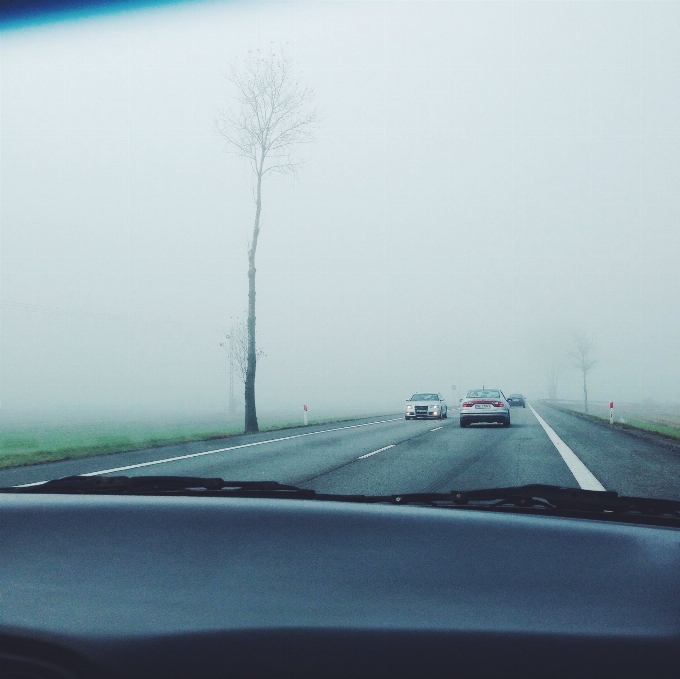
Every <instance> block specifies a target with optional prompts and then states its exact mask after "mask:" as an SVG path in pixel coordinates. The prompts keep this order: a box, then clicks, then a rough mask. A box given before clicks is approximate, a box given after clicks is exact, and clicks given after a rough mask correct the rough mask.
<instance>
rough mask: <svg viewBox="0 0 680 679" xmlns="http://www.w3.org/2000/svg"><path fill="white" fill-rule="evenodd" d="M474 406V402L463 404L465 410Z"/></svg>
mask: <svg viewBox="0 0 680 679" xmlns="http://www.w3.org/2000/svg"><path fill="white" fill-rule="evenodd" d="M473 405H474V403H473V402H472V401H465V403H463V408H472V406H473Z"/></svg>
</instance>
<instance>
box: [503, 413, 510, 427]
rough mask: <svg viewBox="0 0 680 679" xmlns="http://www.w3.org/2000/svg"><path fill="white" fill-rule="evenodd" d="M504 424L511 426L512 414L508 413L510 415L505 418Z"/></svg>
mask: <svg viewBox="0 0 680 679" xmlns="http://www.w3.org/2000/svg"><path fill="white" fill-rule="evenodd" d="M503 426H504V427H509V426H510V415H508V416H507V417H506V418H505V421H504V422H503Z"/></svg>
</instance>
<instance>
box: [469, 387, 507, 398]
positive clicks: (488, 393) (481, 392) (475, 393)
mask: <svg viewBox="0 0 680 679" xmlns="http://www.w3.org/2000/svg"><path fill="white" fill-rule="evenodd" d="M467 395H468V398H500V396H501V392H500V391H498V389H470V391H468V393H467Z"/></svg>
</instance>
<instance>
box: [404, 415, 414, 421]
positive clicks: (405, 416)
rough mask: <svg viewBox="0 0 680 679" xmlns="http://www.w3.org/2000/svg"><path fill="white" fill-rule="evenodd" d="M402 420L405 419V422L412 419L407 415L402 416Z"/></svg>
mask: <svg viewBox="0 0 680 679" xmlns="http://www.w3.org/2000/svg"><path fill="white" fill-rule="evenodd" d="M404 419H405V420H412V419H413V418H412V417H409V416H408V415H404Z"/></svg>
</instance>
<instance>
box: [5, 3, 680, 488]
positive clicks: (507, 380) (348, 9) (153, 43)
mask: <svg viewBox="0 0 680 679" xmlns="http://www.w3.org/2000/svg"><path fill="white" fill-rule="evenodd" d="M88 2H89V0H83V2H81V3H80V5H79V6H80V7H81V10H78V11H76V10H73V11H61V10H60V8H59V7H60V6H61V5H60V6H57V7H56V8H55V10H54V11H53V12H51V13H48V14H39V15H38V14H36V15H30V16H29V15H24V14H21V12H20V11H19V10H17V11H16V12H15V13H14V14H11V15H10V14H0V21H1V23H0V38H1V40H0V59H1V61H2V69H1V71H0V88H1V90H0V91H1V92H2V97H1V99H0V133H1V139H0V142H1V145H0V148H1V154H0V172H1V177H2V183H1V184H0V237H1V245H2V247H1V249H0V258H1V259H0V291H1V306H0V486H12V485H19V484H26V483H37V482H40V481H46V480H49V479H56V478H60V477H64V476H70V475H80V474H103V475H105V476H107V475H108V476H112V475H116V474H124V475H128V476H143V475H165V476H194V477H221V478H223V479H230V480H232V481H236V480H239V481H253V482H256V481H257V482H260V481H276V482H278V483H280V484H291V485H295V486H299V487H303V488H306V489H314V490H317V491H319V492H325V493H369V494H370V493H373V494H381V493H407V492H409V493H411V492H413V493H415V492H420V491H423V490H428V492H429V491H432V492H435V491H437V492H439V491H442V492H448V491H450V490H451V489H463V490H472V489H479V488H486V487H491V486H496V487H508V486H513V485H522V484H551V485H557V486H566V487H573V488H582V489H588V490H602V489H605V490H613V491H617V492H619V493H621V494H626V495H636V496H653V497H658V498H668V499H680V458H678V459H676V458H675V457H673V456H672V455H670V454H669V452H668V451H669V450H671V449H673V447H674V446H677V441H678V439H679V438H680V415H679V414H678V413H679V412H680V406H679V404H680V360H679V356H680V352H678V337H680V315H679V314H678V313H677V309H678V308H680V277H679V276H678V273H677V272H678V270H680V230H679V229H678V224H679V223H680V201H679V200H678V196H680V165H679V164H678V160H677V159H678V158H680V118H679V110H680V109H679V108H678V104H679V103H680V78H679V77H678V74H679V73H680V41H678V40H677V36H678V35H679V34H680V3H668V2H644V3H592V2H576V3H574V2H562V1H561V0H556V1H555V2H545V3H542V2H537V3H517V2H502V1H501V2H492V3H487V2H457V1H448V0H444V1H442V2H409V1H406V2H391V1H387V2H379V3H375V2H365V1H363V0H358V1H357V2H296V1H291V2H271V3H260V2H201V1H196V2H181V1H179V2H167V3H164V2H160V3H156V4H149V3H147V4H145V3H141V4H139V5H135V7H134V9H130V5H129V3H122V4H116V3H115V2H114V3H113V4H110V5H109V4H107V5H105V6H103V5H101V3H91V4H88ZM21 4H22V3H14V5H15V6H16V7H19V6H20V5H21ZM48 4H49V3H48ZM62 4H63V3H62ZM82 7H85V9H82ZM492 271H493V274H491V272H492ZM480 384H481V385H482V388H479V385H480ZM486 384H492V385H493V387H494V388H490V389H487V388H486V386H485V385H486ZM416 386H433V387H434V388H435V389H437V392H422V393H421V392H417V393H414V392H413V388H414V387H416ZM510 389H522V394H525V396H522V395H521V393H515V394H513V398H521V399H523V400H524V402H522V403H517V402H512V403H508V402H507V401H505V400H503V402H502V403H501V402H500V400H502V399H503V394H504V393H509V391H510ZM409 394H413V396H411V398H410V399H408V395H409ZM440 395H441V398H440ZM466 398H468V399H473V400H482V401H483V400H485V399H489V400H490V401H494V403H491V402H489V403H476V404H472V405H469V406H465V407H464V406H463V403H465V399H466ZM409 400H410V401H412V402H408V401H409ZM425 401H426V402H433V401H434V402H438V403H437V405H436V408H435V407H431V405H427V404H426V403H422V404H421V405H418V403H417V402H425ZM434 420H436V422H435V421H434Z"/></svg>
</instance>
